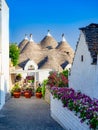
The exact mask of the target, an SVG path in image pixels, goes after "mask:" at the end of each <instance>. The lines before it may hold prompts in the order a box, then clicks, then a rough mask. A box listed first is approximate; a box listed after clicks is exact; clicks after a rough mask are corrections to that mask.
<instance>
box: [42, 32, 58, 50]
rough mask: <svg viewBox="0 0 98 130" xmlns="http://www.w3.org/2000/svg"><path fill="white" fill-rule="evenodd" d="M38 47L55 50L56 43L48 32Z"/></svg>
mask: <svg viewBox="0 0 98 130" xmlns="http://www.w3.org/2000/svg"><path fill="white" fill-rule="evenodd" d="M40 45H41V47H42V48H49V49H51V48H56V46H57V45H58V43H57V41H56V40H55V39H54V38H53V37H52V36H51V34H50V33H49V30H48V34H47V35H46V36H45V37H44V38H43V39H42V40H41V42H40Z"/></svg>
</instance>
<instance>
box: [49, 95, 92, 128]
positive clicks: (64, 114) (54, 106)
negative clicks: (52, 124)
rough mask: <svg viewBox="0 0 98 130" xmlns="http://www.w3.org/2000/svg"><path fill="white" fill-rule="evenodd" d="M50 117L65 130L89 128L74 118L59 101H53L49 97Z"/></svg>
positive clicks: (72, 113)
mask: <svg viewBox="0 0 98 130" xmlns="http://www.w3.org/2000/svg"><path fill="white" fill-rule="evenodd" d="M50 110H51V116H52V118H53V119H54V120H56V121H57V122H58V123H59V124H60V125H61V126H62V127H63V128H65V129H67V130H90V128H89V126H88V125H87V124H86V123H85V122H83V123H81V122H80V119H79V118H78V117H77V116H75V114H74V112H72V111H70V110H68V109H67V108H66V107H63V104H62V102H61V100H58V99H56V98H55V99H54V98H53V96H52V95H51V102H50Z"/></svg>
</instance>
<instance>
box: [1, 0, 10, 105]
mask: <svg viewBox="0 0 98 130" xmlns="http://www.w3.org/2000/svg"><path fill="white" fill-rule="evenodd" d="M0 3H1V11H0V52H1V54H0V73H1V76H0V78H1V77H2V75H3V77H4V82H3V81H2V80H0V81H1V83H0V85H1V84H2V85H3V84H4V89H2V90H4V92H3V91H2V90H0V91H1V95H2V94H3V95H4V94H6V93H7V92H8V91H9V8H8V6H7V4H6V2H5V0H1V1H0ZM3 97H4V96H3ZM0 98H1V97H0ZM3 102H5V98H4V99H2V103H3Z"/></svg>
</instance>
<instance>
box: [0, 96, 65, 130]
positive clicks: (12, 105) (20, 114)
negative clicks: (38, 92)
mask: <svg viewBox="0 0 98 130" xmlns="http://www.w3.org/2000/svg"><path fill="white" fill-rule="evenodd" d="M0 130H64V129H63V128H62V127H61V126H60V125H59V124H58V123H57V122H56V121H54V120H53V119H52V118H51V116H50V108H49V104H47V103H46V102H45V101H44V100H43V99H36V97H32V98H31V99H26V98H24V97H21V98H19V99H15V98H11V99H10V100H8V101H7V103H6V104H5V106H4V107H3V109H2V110H1V111H0Z"/></svg>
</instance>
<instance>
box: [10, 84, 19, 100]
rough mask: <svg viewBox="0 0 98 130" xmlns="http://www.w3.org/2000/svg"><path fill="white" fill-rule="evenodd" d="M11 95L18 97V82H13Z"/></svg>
mask: <svg viewBox="0 0 98 130" xmlns="http://www.w3.org/2000/svg"><path fill="white" fill-rule="evenodd" d="M11 95H12V96H14V98H19V97H20V95H21V88H20V86H19V84H18V83H17V84H15V85H14V87H13V88H12V89H11Z"/></svg>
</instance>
